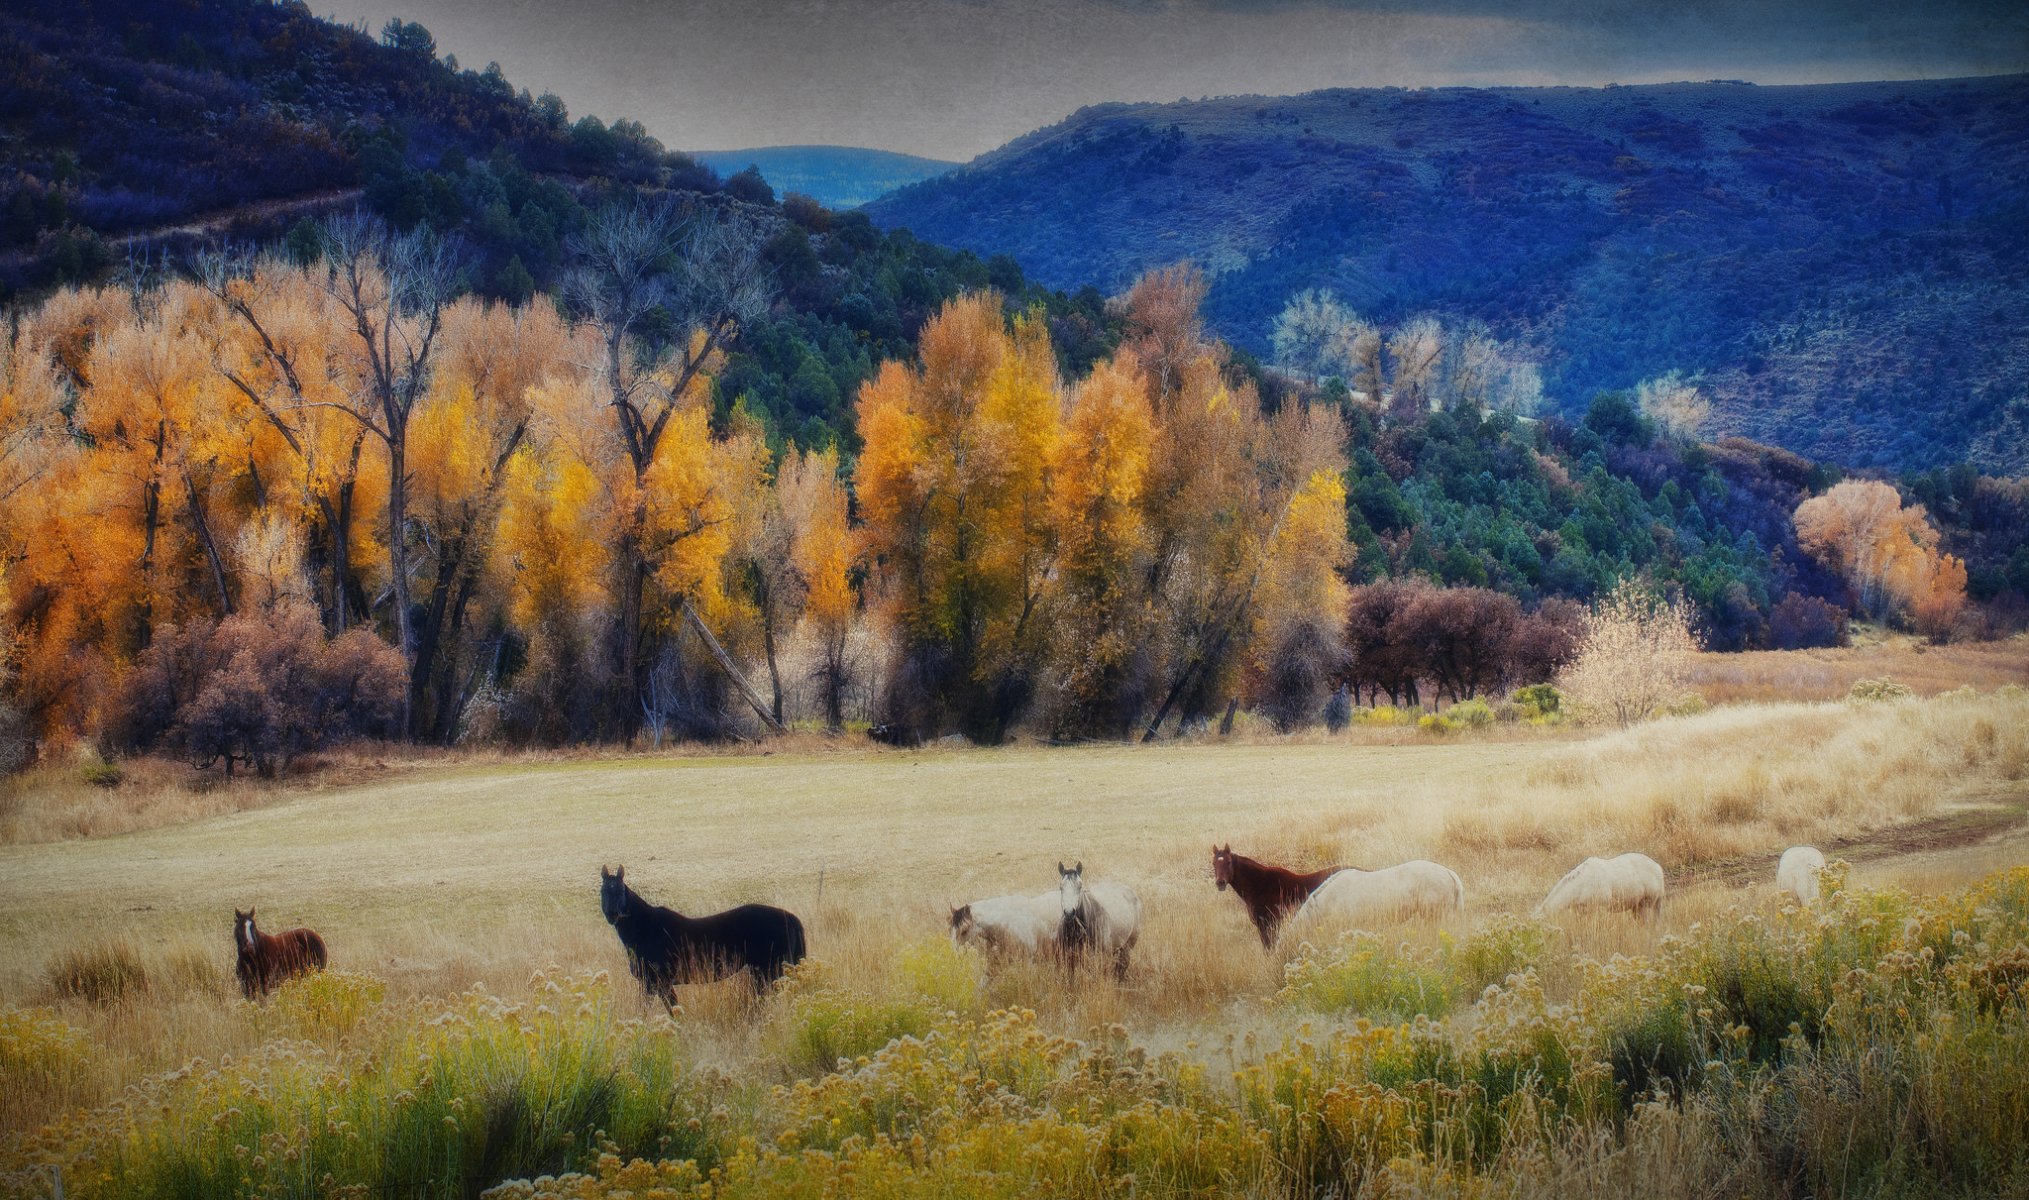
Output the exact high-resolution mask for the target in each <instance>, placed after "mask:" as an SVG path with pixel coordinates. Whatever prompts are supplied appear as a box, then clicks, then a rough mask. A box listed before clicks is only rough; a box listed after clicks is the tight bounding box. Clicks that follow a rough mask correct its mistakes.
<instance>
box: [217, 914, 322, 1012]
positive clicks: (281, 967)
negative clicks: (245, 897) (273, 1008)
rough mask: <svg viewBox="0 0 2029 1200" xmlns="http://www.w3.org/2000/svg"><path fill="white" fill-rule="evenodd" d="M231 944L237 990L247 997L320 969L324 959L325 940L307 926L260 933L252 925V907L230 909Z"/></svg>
mask: <svg viewBox="0 0 2029 1200" xmlns="http://www.w3.org/2000/svg"><path fill="white" fill-rule="evenodd" d="M232 943H233V946H234V947H235V948H236V949H238V950H239V966H238V974H239V977H240V990H241V991H242V992H245V993H246V996H247V999H249V1000H252V999H253V998H254V997H256V996H265V995H267V994H268V990H269V989H270V988H274V987H277V986H279V985H280V984H281V982H282V981H283V980H285V979H288V978H290V977H292V976H296V975H307V974H309V973H310V972H311V971H322V970H323V969H324V964H325V962H326V961H327V960H326V957H325V954H324V939H323V938H321V937H318V936H317V934H316V933H315V932H313V931H311V930H308V929H291V930H289V931H288V932H286V933H262V932H261V931H260V930H258V929H256V928H254V910H253V909H251V908H250V909H248V910H247V911H245V912H241V911H240V910H239V909H234V910H233V912H232Z"/></svg>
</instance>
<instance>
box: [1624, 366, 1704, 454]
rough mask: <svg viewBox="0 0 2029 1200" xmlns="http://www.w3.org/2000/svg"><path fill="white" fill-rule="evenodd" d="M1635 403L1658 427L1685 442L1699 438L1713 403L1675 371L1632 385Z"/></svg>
mask: <svg viewBox="0 0 2029 1200" xmlns="http://www.w3.org/2000/svg"><path fill="white" fill-rule="evenodd" d="M1635 405H1636V407H1638V408H1639V409H1641V414H1642V415H1643V416H1645V417H1647V418H1648V419H1649V420H1651V421H1653V422H1655V424H1656V427H1657V428H1659V429H1661V430H1663V431H1664V432H1666V433H1668V434H1669V435H1670V436H1671V437H1676V438H1681V439H1683V440H1685V441H1696V440H1698V437H1699V436H1700V435H1701V434H1703V433H1704V432H1705V426H1706V424H1707V423H1708V422H1710V421H1711V419H1712V402H1711V401H1710V400H1707V399H1706V398H1705V394H1704V393H1703V392H1702V391H1700V390H1699V389H1698V387H1697V385H1695V384H1692V383H1690V382H1688V381H1686V380H1685V379H1684V377H1683V376H1681V375H1679V374H1678V373H1677V372H1675V371H1671V372H1670V373H1669V374H1667V375H1663V376H1661V377H1659V378H1656V379H1646V380H1643V381H1642V383H1641V384H1640V386H1638V387H1636V388H1635Z"/></svg>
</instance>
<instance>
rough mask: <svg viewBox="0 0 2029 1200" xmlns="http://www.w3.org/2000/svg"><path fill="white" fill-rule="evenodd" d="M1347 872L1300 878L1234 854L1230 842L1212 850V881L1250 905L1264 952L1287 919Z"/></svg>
mask: <svg viewBox="0 0 2029 1200" xmlns="http://www.w3.org/2000/svg"><path fill="white" fill-rule="evenodd" d="M1345 869H1346V868H1344V867H1326V868H1325V869H1324V870H1322V871H1312V872H1310V873H1309V874H1308V875H1299V874H1297V873H1296V872H1295V871H1292V870H1289V869H1288V868H1286V867H1277V866H1271V865H1269V864H1268V863H1265V862H1257V861H1256V860H1254V859H1251V858H1248V857H1247V856H1246V855H1244V854H1235V853H1233V846H1232V843H1230V842H1229V843H1227V844H1226V845H1225V846H1224V847H1219V846H1214V847H1212V882H1214V883H1216V884H1217V885H1218V886H1219V890H1220V891H1222V892H1223V891H1225V890H1226V888H1227V887H1228V886H1230V887H1232V889H1233V891H1234V892H1235V893H1236V894H1237V895H1238V896H1239V897H1240V902H1241V903H1243V904H1245V905H1246V906H1247V916H1248V918H1249V919H1251V920H1252V921H1253V922H1254V930H1255V932H1257V933H1259V934H1260V935H1261V948H1262V949H1263V950H1267V949H1270V948H1272V947H1273V946H1274V945H1275V931H1276V929H1278V928H1279V927H1280V926H1281V925H1282V922H1283V919H1284V918H1285V917H1287V916H1289V914H1290V913H1292V912H1295V911H1296V910H1297V909H1298V908H1300V907H1302V906H1303V902H1304V901H1305V900H1308V899H1310V894H1311V893H1312V892H1314V891H1316V890H1317V889H1318V887H1319V885H1321V884H1323V883H1324V881H1325V880H1327V879H1330V878H1331V877H1332V876H1334V875H1336V874H1338V873H1339V872H1340V871H1343V870H1345Z"/></svg>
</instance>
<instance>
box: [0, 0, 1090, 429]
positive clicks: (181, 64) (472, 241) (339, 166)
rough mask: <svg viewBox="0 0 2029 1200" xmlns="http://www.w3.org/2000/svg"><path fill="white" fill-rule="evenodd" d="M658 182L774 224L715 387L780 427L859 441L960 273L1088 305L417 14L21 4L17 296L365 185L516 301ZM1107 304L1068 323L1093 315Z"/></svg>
mask: <svg viewBox="0 0 2029 1200" xmlns="http://www.w3.org/2000/svg"><path fill="white" fill-rule="evenodd" d="M816 149H820V150H821V149H827V148H816ZM860 153H866V154H870V155H871V154H873V153H874V152H854V154H860ZM822 157H823V156H821V155H820V156H818V157H817V158H811V159H806V160H804V161H806V162H807V163H818V162H820V160H821V159H822ZM884 158H891V159H895V160H898V161H897V163H896V164H891V166H893V169H898V170H899V169H901V166H900V165H899V164H900V161H901V160H904V159H905V156H899V155H895V156H878V155H876V156H875V157H873V158H868V159H866V160H865V161H866V162H870V163H871V162H876V161H881V160H882V159H884ZM917 161H927V160H917ZM743 165H744V164H743ZM809 169H812V170H814V169H816V168H815V167H810V168H809ZM637 194H638V195H645V196H648V197H651V198H652V199H653V200H655V201H656V202H660V201H662V200H673V201H675V202H677V203H679V204H684V205H695V204H698V203H701V202H705V201H706V200H707V199H708V201H709V203H710V204H711V205H714V206H719V207H724V206H727V205H731V206H734V207H736V208H737V209H738V210H739V211H740V212H741V213H742V214H743V219H744V221H745V223H746V225H747V226H748V227H749V228H751V229H753V230H754V231H755V236H757V237H760V238H763V239H765V240H766V246H765V250H764V254H763V258H764V261H765V264H766V266H767V268H768V270H769V272H770V274H771V277H772V282H773V285H774V290H775V293H776V302H775V303H774V305H773V306H772V308H771V311H770V313H769V314H768V316H767V317H766V318H765V319H762V320H758V321H754V322H751V323H749V325H748V327H747V328H745V329H744V330H742V336H741V338H740V339H739V341H738V342H737V343H736V344H735V345H734V347H733V350H732V354H731V357H730V360H729V362H728V364H727V367H726V370H725V371H724V373H723V374H722V375H721V377H720V381H719V382H720V388H719V393H720V394H719V397H718V400H719V404H720V406H721V411H725V410H729V409H730V408H731V406H732V405H733V404H734V403H735V402H736V401H738V400H740V399H743V398H744V400H745V401H746V403H747V406H748V408H749V409H750V411H753V412H755V413H757V414H758V415H760V416H762V417H763V418H764V419H765V420H766V421H767V422H768V424H769V426H770V432H771V433H772V434H773V435H774V436H775V437H776V438H777V439H778V445H779V444H780V439H786V438H793V439H795V440H796V441H797V442H798V443H799V444H801V445H805V446H811V445H823V444H825V443H828V442H834V441H845V442H847V443H850V441H851V439H852V430H851V419H850V407H851V401H852V396H853V393H854V392H855V391H856V389H857V388H858V386H859V384H860V382H861V381H862V380H863V379H865V378H866V377H868V376H869V375H870V374H871V373H872V371H873V368H874V366H875V364H877V363H878V362H879V361H880V360H881V359H882V358H885V357H901V356H906V355H908V354H910V353H912V352H913V349H914V337H915V333H916V329H917V327H918V326H919V325H921V323H922V322H923V321H924V320H925V319H927V318H928V316H929V315H930V314H931V313H933V312H935V311H936V309H937V307H938V306H939V305H941V304H942V303H943V302H944V301H945V300H947V299H949V298H950V297H952V296H955V295H957V294H958V293H959V292H960V291H962V290H965V289H967V288H981V287H986V286H988V285H989V284H991V285H992V286H996V287H999V288H1000V289H1002V290H1003V291H1004V292H1007V293H1009V294H1010V295H1011V296H1013V297H1015V298H1016V302H1018V303H1022V304H1030V303H1034V304H1042V305H1045V306H1046V307H1049V308H1051V310H1052V311H1053V313H1056V314H1058V315H1059V316H1065V315H1066V314H1070V313H1071V312H1072V309H1073V308H1074V307H1075V306H1073V305H1071V304H1070V302H1068V301H1066V300H1065V298H1063V297H1061V296H1053V295H1046V294H1044V293H1043V292H1042V291H1041V289H1033V288H1030V287H1029V286H1028V285H1027V284H1026V282H1025V281H1024V279H1023V277H1022V275H1021V272H1020V271H1019V270H1018V269H1016V268H1015V267H1014V266H1013V264H1012V263H1010V262H1006V261H1001V262H997V263H988V262H985V261H983V260H982V259H981V258H979V257H978V256H976V255H973V254H971V253H969V252H966V251H960V250H948V249H946V248H944V247H941V246H937V245H934V244H931V243H927V242H923V241H919V240H917V239H915V238H912V237H908V236H896V237H888V236H883V235H882V233H881V232H880V231H879V230H877V229H875V228H874V227H873V226H872V225H871V224H870V223H869V222H868V221H867V220H866V218H864V217H862V216H860V215H858V214H854V213H842V214H837V215H836V217H834V215H833V214H831V213H829V212H826V211H824V210H823V209H820V208H814V207H812V206H809V205H800V206H799V205H783V204H782V203H780V201H779V200H778V198H777V197H775V196H772V195H770V194H769V192H768V189H767V188H766V187H763V186H759V185H754V184H753V183H752V180H751V179H750V178H744V177H739V176H735V177H733V178H731V179H728V180H726V181H724V182H721V180H720V179H719V178H718V176H717V175H716V174H715V173H714V172H713V171H712V170H711V168H709V167H708V166H705V165H704V164H701V163H699V162H697V161H695V160H693V159H692V158H690V157H689V156H687V155H684V154H681V153H676V152H671V151H668V150H666V149H664V147H663V146H662V145H661V144H660V143H659V142H657V141H656V140H655V139H654V138H652V137H650V136H648V134H647V131H646V130H645V129H643V127H642V126H641V125H640V124H639V123H637V122H634V121H629V120H626V119H624V118H621V119H615V120H614V121H613V122H612V123H611V124H608V123H607V122H605V121H604V120H602V119H600V118H599V117H597V116H592V115H580V116H573V115H572V114H571V113H570V111H569V110H568V108H567V107H566V105H565V103H564V101H563V100H562V99H560V98H558V97H556V96H553V95H547V94H545V95H542V96H533V97H532V96H530V95H529V93H528V92H527V91H526V90H517V89H516V88H515V87H514V86H513V85H512V84H511V83H510V82H509V81H508V80H507V79H506V78H505V77H504V76H503V75H502V74H501V73H500V72H499V70H498V69H497V68H496V67H494V66H493V65H491V64H488V65H487V66H486V67H485V68H484V69H482V70H469V69H464V68H462V67H460V66H459V65H458V63H457V62H456V60H455V59H453V58H451V57H450V56H443V57H439V55H438V52H437V47H436V45H435V41H434V39H433V37H432V36H431V34H430V32H429V31H428V30H427V29H425V28H424V27H423V26H421V25H417V24H414V23H390V24H389V25H388V26H386V27H384V28H383V29H381V30H380V31H378V33H377V35H374V36H370V35H368V34H366V33H363V32H361V31H359V30H357V29H353V28H350V27H347V26H344V25H339V24H335V23H333V22H331V21H327V20H323V19H320V18H318V17H315V16H313V15H312V14H311V11H310V9H309V8H308V7H307V6H305V5H303V4H301V3H282V4H271V3H266V2H265V0H192V2H191V3H188V4H183V5H156V4H149V3H145V2H143V0H85V2H83V3H79V4H68V3H57V2H56V0H24V2H23V3H20V4H15V5H9V6H8V7H6V8H5V9H4V10H0V305H10V304H11V305H17V306H22V307H25V306H27V305H28V304H31V303H32V302H33V301H34V300H35V299H37V298H38V297H39V296H41V295H43V294H45V293H46V292H47V291H48V290H49V289H50V288H52V287H53V286H56V285H63V284H81V283H84V284H89V283H98V282H103V281H105V280H107V279H109V278H112V277H114V276H115V275H117V274H121V273H131V272H139V273H142V274H147V273H150V272H153V273H158V274H159V273H161V272H163V271H164V270H165V269H167V270H169V271H171V272H173V270H174V268H175V266H176V264H177V263H178V262H180V261H182V260H183V259H184V258H185V257H186V256H187V254H188V253H189V252H190V251H193V250H196V249H199V248H201V247H203V246H206V245H216V244H219V243H222V242H230V243H233V244H237V245H249V244H253V245H263V244H265V245H278V244H285V243H286V246H287V248H288V249H289V252H290V253H292V254H296V253H299V252H300V251H301V249H302V248H303V247H304V246H305V245H309V244H312V243H314V241H315V238H316V232H315V225H314V222H315V220H316V219H317V218H320V217H322V216H324V215H326V214H329V213H332V212H334V211H341V210H346V209H351V208H354V207H361V208H364V209H366V210H367V211H369V212H371V213H374V214H376V215H378V216H380V217H382V218H384V219H386V220H387V221H389V222H390V223H391V224H393V225H394V226H396V227H397V228H400V229H404V230H406V229H413V228H416V227H419V226H428V227H429V228H430V229H432V230H433V231H435V232H436V233H439V234H448V235H453V236H454V237H455V238H456V241H457V245H458V256H459V259H460V262H461V265H462V267H463V269H464V284H465V286H467V287H468V288H470V289H471V290H472V291H475V292H477V293H479V294H481V295H484V296H487V297H490V298H493V299H502V300H510V301H516V302H521V301H526V300H528V299H529V298H530V297H532V296H533V295H535V294H536V293H537V292H538V291H547V290H550V289H552V288H554V287H555V286H556V284H557V282H558V280H559V279H560V278H561V277H562V275H563V273H564V272H565V271H566V270H567V269H568V268H569V267H570V265H571V259H570V254H571V244H572V236H573V234H575V233H576V232H577V231H579V230H580V229H582V228H583V226H584V223H585V220H586V217H587V214H588V213H589V212H590V211H591V210H592V209H595V208H597V207H599V206H600V205H602V204H605V203H609V202H615V201H618V202H626V201H627V200H628V199H629V198H630V197H631V196H634V195H637ZM306 239H307V240H306ZM1088 301H1089V302H1086V303H1085V304H1084V308H1083V309H1082V310H1080V311H1081V312H1082V313H1083V315H1082V316H1078V317H1075V318H1073V319H1072V320H1071V324H1070V325H1062V324H1061V322H1060V333H1069V332H1071V330H1072V329H1073V328H1074V327H1076V328H1082V329H1096V328H1097V318H1098V314H1097V312H1096V308H1095V305H1096V300H1092V299H1089V298H1088ZM1089 341H1090V339H1089V338H1079V337H1066V338H1064V341H1063V344H1064V345H1065V346H1066V349H1067V361H1068V363H1069V364H1070V365H1082V364H1084V363H1086V362H1089V360H1090V358H1091V357H1092V355H1093V354H1095V353H1097V349H1096V345H1095V344H1087V343H1088V342H1089Z"/></svg>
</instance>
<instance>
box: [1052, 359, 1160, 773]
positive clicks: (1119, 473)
mask: <svg viewBox="0 0 2029 1200" xmlns="http://www.w3.org/2000/svg"><path fill="white" fill-rule="evenodd" d="M1154 440H1155V421H1154V414H1153V411H1152V410H1151V408H1150V406H1149V400H1148V387H1147V384H1146V382H1145V381H1144V379H1143V378H1142V375H1141V369H1140V362H1139V360H1138V359H1137V358H1136V357H1135V356H1134V354H1133V352H1132V351H1123V352H1122V353H1121V354H1120V355H1118V356H1117V357H1115V358H1113V359H1111V360H1109V361H1106V362H1103V363H1100V364H1099V365H1098V366H1097V367H1096V368H1094V370H1093V372H1092V374H1091V375H1090V376H1088V377H1087V378H1086V379H1085V380H1084V381H1083V382H1081V383H1080V384H1079V385H1078V388H1077V391H1076V393H1075V396H1074V398H1073V400H1072V403H1071V411H1070V416H1069V418H1068V420H1067V421H1066V423H1065V428H1064V436H1063V437H1062V439H1061V440H1060V441H1059V442H1058V443H1057V447H1056V454H1055V458H1054V460H1053V463H1052V467H1053V475H1052V480H1051V483H1052V490H1051V496H1050V507H1051V527H1052V530H1053V532H1054V535H1055V538H1056V543H1057V577H1056V584H1057V589H1056V590H1057V596H1056V603H1055V604H1054V605H1053V610H1054V619H1053V622H1052V623H1053V625H1054V628H1055V634H1056V637H1057V643H1058V652H1057V654H1056V666H1055V669H1054V671H1053V672H1052V674H1053V678H1054V682H1055V690H1056V696H1055V697H1054V703H1053V705H1052V707H1053V709H1054V710H1055V715H1054V723H1055V726H1056V730H1057V732H1058V733H1059V734H1060V735H1062V736H1074V737H1075V736H1086V735H1092V734H1104V735H1107V736H1112V737H1119V736H1122V735H1124V734H1125V733H1126V732H1127V730H1128V726H1129V723H1130V722H1132V721H1133V720H1134V718H1135V716H1136V715H1137V714H1138V713H1139V712H1140V711H1141V709H1142V707H1143V704H1144V703H1145V700H1146V695H1147V692H1148V689H1149V687H1150V675H1149V669H1150V666H1151V664H1150V662H1149V658H1148V649H1147V643H1148V635H1149V624H1150V620H1151V617H1152V616H1153V614H1152V613H1151V611H1150V608H1149V603H1148V601H1149V597H1148V595H1147V593H1146V592H1145V591H1144V590H1143V587H1142V583H1143V581H1144V580H1145V579H1146V578H1147V570H1148V563H1147V555H1148V551H1149V530H1148V521H1147V516H1146V511H1145V507H1144V503H1145V498H1146V497H1145V490H1144V489H1145V487H1146V485H1147V478H1148V469H1149V458H1150V455H1151V452H1152V450H1153V443H1154Z"/></svg>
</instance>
